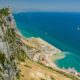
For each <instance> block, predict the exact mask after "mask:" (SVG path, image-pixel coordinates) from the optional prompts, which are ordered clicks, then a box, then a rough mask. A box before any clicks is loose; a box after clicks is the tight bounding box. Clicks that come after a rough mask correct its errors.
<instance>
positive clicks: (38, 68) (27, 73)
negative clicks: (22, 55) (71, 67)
mask: <svg viewBox="0 0 80 80" xmlns="http://www.w3.org/2000/svg"><path fill="white" fill-rule="evenodd" d="M18 67H19V69H20V70H21V72H20V80H72V79H70V78H68V77H67V76H66V75H64V74H61V73H59V72H56V71H55V70H52V69H48V68H47V67H45V66H43V65H41V64H39V63H36V62H34V61H32V60H29V59H26V61H25V62H20V65H18Z"/></svg>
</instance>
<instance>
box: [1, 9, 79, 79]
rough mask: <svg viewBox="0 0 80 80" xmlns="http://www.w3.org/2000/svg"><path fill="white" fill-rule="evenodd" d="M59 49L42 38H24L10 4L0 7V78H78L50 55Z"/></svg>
mask: <svg viewBox="0 0 80 80" xmlns="http://www.w3.org/2000/svg"><path fill="white" fill-rule="evenodd" d="M60 53H61V50H59V49H57V48H56V47H54V46H52V45H50V44H49V43H47V42H46V41H44V40H42V39H41V38H34V37H33V38H25V37H23V36H22V35H21V34H20V32H19V31H18V30H17V28H16V25H15V20H14V17H13V16H12V12H11V10H10V8H3V9H1V10H0V80H80V79H79V77H77V76H75V75H72V74H70V73H65V72H63V71H62V70H61V69H58V68H56V65H54V64H53V62H52V61H51V59H50V56H54V55H55V54H60Z"/></svg>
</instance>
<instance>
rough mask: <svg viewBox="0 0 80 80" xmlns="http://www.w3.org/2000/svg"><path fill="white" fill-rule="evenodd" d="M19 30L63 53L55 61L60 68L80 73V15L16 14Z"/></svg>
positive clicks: (62, 13)
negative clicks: (63, 55) (62, 55)
mask: <svg viewBox="0 0 80 80" xmlns="http://www.w3.org/2000/svg"><path fill="white" fill-rule="evenodd" d="M13 15H14V18H15V21H16V24H17V28H18V29H19V30H20V32H21V33H22V35H23V36H25V37H41V38H42V39H44V40H45V41H47V42H48V43H50V44H52V45H53V46H55V47H57V48H58V49H60V50H62V51H63V54H65V55H66V57H65V58H63V59H58V60H56V61H55V63H56V65H57V66H58V67H60V68H63V67H64V68H66V69H68V68H73V67H74V69H76V70H77V71H78V72H80V13H70V12H20V13H14V14H13Z"/></svg>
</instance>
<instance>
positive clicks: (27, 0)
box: [0, 0, 80, 12]
mask: <svg viewBox="0 0 80 80" xmlns="http://www.w3.org/2000/svg"><path fill="white" fill-rule="evenodd" d="M8 5H9V6H11V8H12V9H13V11H14V12H19V11H34V12H35V11H44V12H46V11H47V12H80V0H0V8H2V7H6V6H8Z"/></svg>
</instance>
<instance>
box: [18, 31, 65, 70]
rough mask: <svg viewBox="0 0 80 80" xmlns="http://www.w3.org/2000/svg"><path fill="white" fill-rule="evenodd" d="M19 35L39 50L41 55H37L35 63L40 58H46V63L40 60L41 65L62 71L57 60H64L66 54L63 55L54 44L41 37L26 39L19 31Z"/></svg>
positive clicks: (23, 40)
mask: <svg viewBox="0 0 80 80" xmlns="http://www.w3.org/2000/svg"><path fill="white" fill-rule="evenodd" d="M18 34H19V35H20V36H21V41H22V42H23V43H24V44H25V45H27V46H29V47H31V48H34V49H39V50H41V52H40V53H39V54H35V55H34V57H33V61H36V62H38V59H39V57H40V58H41V59H42V58H44V61H42V60H39V62H40V63H42V64H44V65H46V66H48V67H49V66H50V67H52V68H56V69H60V68H59V67H58V66H57V64H56V63H55V61H56V60H58V59H62V58H64V57H65V55H64V54H62V51H61V50H59V49H58V48H56V47H55V46H53V45H52V44H49V43H48V42H47V41H45V40H43V39H42V38H40V37H37V38H36V37H29V38H27V37H25V36H23V35H22V33H20V31H18Z"/></svg>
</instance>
